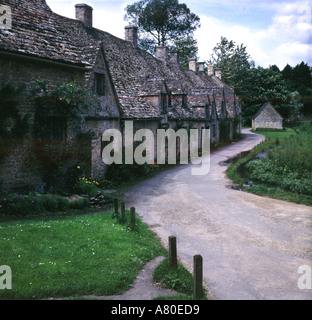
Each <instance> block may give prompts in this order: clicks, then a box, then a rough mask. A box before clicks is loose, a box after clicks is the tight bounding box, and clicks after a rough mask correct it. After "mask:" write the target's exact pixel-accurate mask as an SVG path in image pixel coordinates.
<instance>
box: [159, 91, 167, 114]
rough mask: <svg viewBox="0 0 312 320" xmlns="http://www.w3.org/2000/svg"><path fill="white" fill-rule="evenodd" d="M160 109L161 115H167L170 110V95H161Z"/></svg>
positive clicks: (163, 93)
mask: <svg viewBox="0 0 312 320" xmlns="http://www.w3.org/2000/svg"><path fill="white" fill-rule="evenodd" d="M160 108H161V113H167V110H168V95H167V93H165V92H162V93H161V94H160Z"/></svg>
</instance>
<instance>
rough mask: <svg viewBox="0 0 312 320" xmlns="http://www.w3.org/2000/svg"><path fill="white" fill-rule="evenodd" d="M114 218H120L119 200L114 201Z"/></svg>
mask: <svg viewBox="0 0 312 320" xmlns="http://www.w3.org/2000/svg"><path fill="white" fill-rule="evenodd" d="M114 217H115V218H118V199H114Z"/></svg>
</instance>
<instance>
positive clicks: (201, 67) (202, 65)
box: [198, 62, 205, 72]
mask: <svg viewBox="0 0 312 320" xmlns="http://www.w3.org/2000/svg"><path fill="white" fill-rule="evenodd" d="M198 71H199V72H205V62H198Z"/></svg>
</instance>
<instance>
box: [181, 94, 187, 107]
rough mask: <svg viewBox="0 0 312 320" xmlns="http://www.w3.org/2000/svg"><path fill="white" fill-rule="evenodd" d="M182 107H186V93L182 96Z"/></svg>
mask: <svg viewBox="0 0 312 320" xmlns="http://www.w3.org/2000/svg"><path fill="white" fill-rule="evenodd" d="M182 107H183V108H186V107H187V95H186V94H183V96H182Z"/></svg>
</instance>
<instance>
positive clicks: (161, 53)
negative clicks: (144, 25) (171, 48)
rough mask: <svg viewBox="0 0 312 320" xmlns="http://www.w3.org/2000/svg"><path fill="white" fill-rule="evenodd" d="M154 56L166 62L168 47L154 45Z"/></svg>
mask: <svg viewBox="0 0 312 320" xmlns="http://www.w3.org/2000/svg"><path fill="white" fill-rule="evenodd" d="M156 58H157V59H159V60H161V61H163V62H165V63H167V62H168V48H167V47H162V46H157V47H156Z"/></svg>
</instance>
